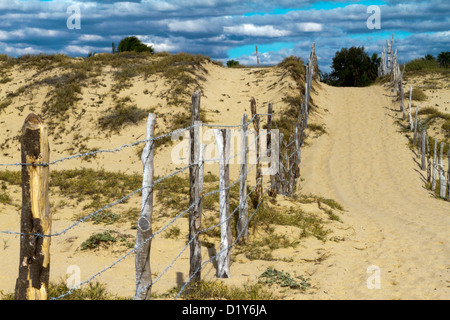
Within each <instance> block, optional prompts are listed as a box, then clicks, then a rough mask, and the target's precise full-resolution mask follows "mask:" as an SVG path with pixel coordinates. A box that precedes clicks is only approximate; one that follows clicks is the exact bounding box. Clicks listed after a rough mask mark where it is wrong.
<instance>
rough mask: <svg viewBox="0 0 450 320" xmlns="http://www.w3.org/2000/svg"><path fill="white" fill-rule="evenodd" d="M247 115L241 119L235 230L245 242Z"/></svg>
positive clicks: (246, 218)
mask: <svg viewBox="0 0 450 320" xmlns="http://www.w3.org/2000/svg"><path fill="white" fill-rule="evenodd" d="M247 128H248V126H247V115H246V114H244V115H243V116H242V120H241V150H240V151H241V159H240V163H241V167H240V181H239V219H238V221H237V226H236V231H237V234H238V235H239V234H240V235H241V237H240V239H239V241H241V242H244V243H245V242H246V241H247V237H248V225H247V224H248V202H247V162H248V138H247Z"/></svg>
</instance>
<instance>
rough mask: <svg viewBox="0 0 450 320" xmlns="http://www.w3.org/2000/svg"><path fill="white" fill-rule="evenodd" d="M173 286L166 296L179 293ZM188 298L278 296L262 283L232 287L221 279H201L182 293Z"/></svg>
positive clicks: (248, 298)
mask: <svg viewBox="0 0 450 320" xmlns="http://www.w3.org/2000/svg"><path fill="white" fill-rule="evenodd" d="M178 291H179V288H173V289H172V290H170V291H169V292H168V293H167V294H165V296H173V295H175V294H177V293H178ZM180 297H181V298H182V299H186V300H219V299H220V300H274V299H277V298H278V297H277V296H276V295H275V294H273V293H272V292H270V291H268V290H267V289H265V288H264V286H263V285H262V284H261V283H255V284H249V283H244V285H243V287H230V286H227V285H226V284H224V283H223V282H221V281H204V280H202V281H200V282H193V283H191V284H190V285H189V286H188V287H186V289H185V290H184V291H183V292H182V293H181V295H180Z"/></svg>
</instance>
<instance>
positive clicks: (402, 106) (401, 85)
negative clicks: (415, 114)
mask: <svg viewBox="0 0 450 320" xmlns="http://www.w3.org/2000/svg"><path fill="white" fill-rule="evenodd" d="M400 95H401V102H400V107H401V109H402V112H403V120H405V117H406V114H405V105H404V103H403V96H404V92H403V77H402V78H401V79H400Z"/></svg>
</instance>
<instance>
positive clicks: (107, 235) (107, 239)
mask: <svg viewBox="0 0 450 320" xmlns="http://www.w3.org/2000/svg"><path fill="white" fill-rule="evenodd" d="M116 241H117V238H116V237H114V236H113V235H111V232H110V231H105V232H101V233H96V234H93V235H91V236H90V237H89V238H88V239H87V240H86V241H84V242H83V243H82V244H81V250H87V249H95V248H97V247H98V246H99V245H100V244H102V243H103V244H109V243H112V242H116Z"/></svg>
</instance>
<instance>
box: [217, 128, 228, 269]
mask: <svg viewBox="0 0 450 320" xmlns="http://www.w3.org/2000/svg"><path fill="white" fill-rule="evenodd" d="M214 136H215V138H216V142H217V147H218V149H219V159H220V162H219V190H220V191H219V207H220V252H219V254H218V255H217V277H218V278H229V277H230V260H231V244H232V234H231V221H230V220H231V219H230V192H229V185H230V169H229V156H230V140H231V130H230V129H220V130H219V129H214Z"/></svg>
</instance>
